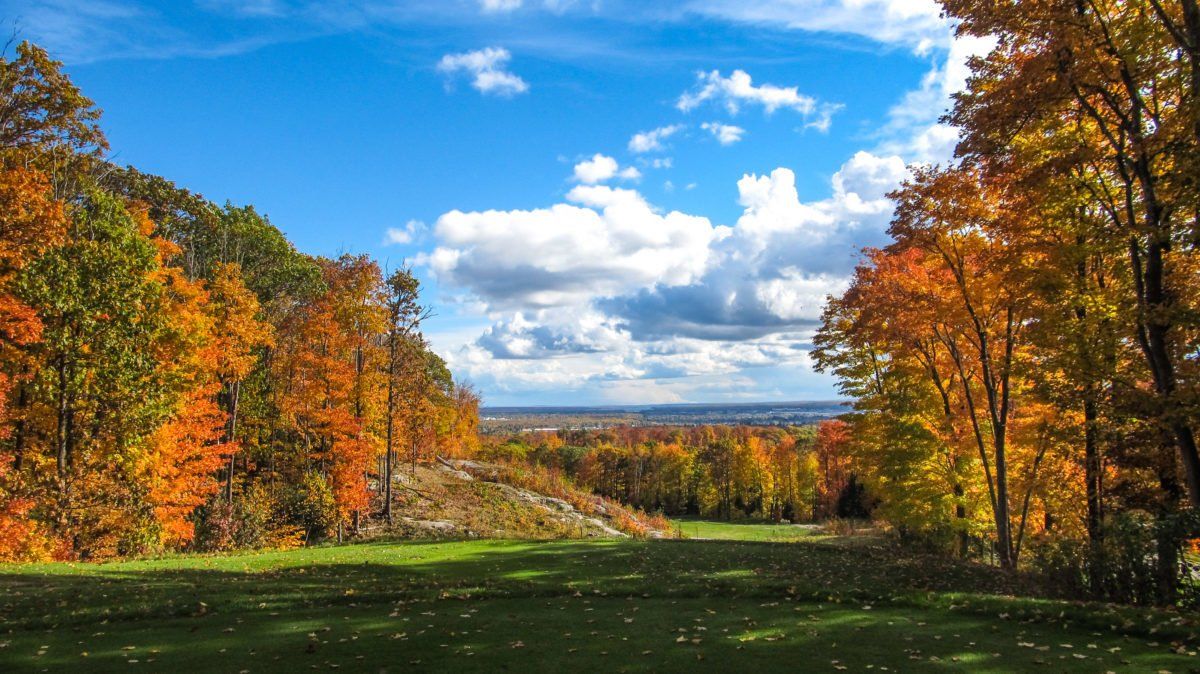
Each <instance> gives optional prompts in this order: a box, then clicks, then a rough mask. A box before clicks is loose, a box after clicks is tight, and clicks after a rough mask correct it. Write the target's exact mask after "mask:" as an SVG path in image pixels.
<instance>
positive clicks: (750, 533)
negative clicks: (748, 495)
mask: <svg viewBox="0 0 1200 674" xmlns="http://www.w3.org/2000/svg"><path fill="white" fill-rule="evenodd" d="M671 524H672V525H673V527H674V529H673V531H678V532H682V533H683V535H684V536H685V537H687V538H697V539H704V540H722V541H771V542H776V543H787V542H794V541H800V540H803V539H811V538H813V537H814V536H819V535H820V534H821V532H820V530H819V529H818V528H817V527H813V526H806V525H798V524H774V523H764V522H714V521H710V520H697V519H683V518H681V519H675V520H671Z"/></svg>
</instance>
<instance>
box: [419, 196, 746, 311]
mask: <svg viewBox="0 0 1200 674" xmlns="http://www.w3.org/2000/svg"><path fill="white" fill-rule="evenodd" d="M567 201H568V203H562V204H556V205H554V206H551V207H549V208H542V209H534V210H516V211H483V212H469V213H464V212H462V211H451V212H449V213H446V214H445V215H443V216H441V217H440V218H438V221H437V223H436V225H435V227H434V233H435V235H436V237H437V239H438V242H439V245H438V246H437V247H436V248H435V249H434V250H433V251H432V252H431V253H428V254H426V255H424V256H422V258H421V260H420V261H421V262H422V263H424V264H426V265H427V266H428V267H429V268H430V269H431V270H432V271H433V273H434V274H435V275H436V276H437V278H438V280H439V282H445V283H447V284H449V285H453V286H458V287H462V288H466V289H468V290H470V291H471V292H472V293H473V294H474V295H475V296H476V297H477V298H478V299H479V300H481V301H482V302H484V303H485V304H486V305H487V306H488V307H489V309H492V310H503V309H513V310H529V309H534V310H536V309H541V308H546V307H562V306H580V305H585V304H587V303H588V302H590V300H591V299H592V298H593V297H596V296H605V295H620V294H624V293H626V292H629V291H631V290H634V289H636V288H640V287H645V286H652V285H656V284H662V285H667V286H670V285H679V284H686V283H690V282H691V281H693V280H694V279H696V278H698V277H699V275H700V274H702V273H703V272H704V271H705V269H706V268H707V266H708V260H709V245H710V244H711V243H712V242H713V241H714V240H716V239H719V238H721V237H722V236H725V235H727V233H728V228H722V227H714V226H713V225H712V223H710V222H709V220H708V219H707V218H704V217H698V216H693V215H687V214H684V213H680V212H677V211H672V212H669V213H665V214H664V213H661V212H659V211H658V210H656V209H655V208H653V207H652V206H651V205H650V204H649V203H648V202H646V200H645V199H644V198H643V197H642V196H641V195H640V194H638V193H637V192H636V191H633V190H627V189H619V188H613V187H608V186H605V185H579V186H577V187H575V188H574V189H572V190H571V191H570V192H569V193H568V194H567Z"/></svg>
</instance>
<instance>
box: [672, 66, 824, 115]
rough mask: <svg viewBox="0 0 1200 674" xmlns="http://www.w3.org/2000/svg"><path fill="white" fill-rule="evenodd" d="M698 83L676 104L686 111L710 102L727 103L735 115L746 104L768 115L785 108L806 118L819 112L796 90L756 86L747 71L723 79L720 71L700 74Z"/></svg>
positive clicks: (809, 100)
mask: <svg viewBox="0 0 1200 674" xmlns="http://www.w3.org/2000/svg"><path fill="white" fill-rule="evenodd" d="M696 80H697V82H696V87H695V88H694V89H693V90H692V91H687V92H684V93H683V95H681V96H680V97H679V100H678V101H677V102H676V103H675V107H677V108H679V109H680V110H682V111H683V112H690V111H692V110H695V109H696V108H698V107H700V105H702V104H703V103H705V102H708V101H712V102H715V103H724V104H725V108H726V109H727V110H729V112H730V114H736V113H737V112H738V110H739V109H741V107H742V106H743V105H747V104H754V105H761V106H762V107H763V109H764V110H766V112H767V114H771V113H774V112H775V111H776V110H779V109H780V108H786V109H789V110H793V111H795V112H798V113H800V114H801V115H804V116H805V117H807V116H809V115H811V114H813V113H814V112H816V110H817V99H815V98H813V97H812V96H808V95H805V94H801V93H800V91H799V89H797V88H796V87H779V86H775V85H773V84H763V85H759V86H755V85H754V82H753V80H752V79H751V77H750V74H749V73H747V72H746V71H744V70H735V71H733V72H732V73H730V74H729V77H722V76H721V72H720V71H719V70H713V71H710V72H701V73H698V74H697V75H696Z"/></svg>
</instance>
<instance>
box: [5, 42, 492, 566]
mask: <svg viewBox="0 0 1200 674" xmlns="http://www.w3.org/2000/svg"><path fill="white" fill-rule="evenodd" d="M99 117H100V113H99V111H98V110H97V109H96V108H95V107H94V105H93V104H92V102H91V101H90V100H88V99H87V98H86V97H85V96H83V94H82V93H81V92H80V91H79V90H78V89H77V88H76V87H75V86H74V85H73V84H72V83H71V82H70V80H69V79H68V78H67V77H66V75H64V74H63V72H62V70H61V64H59V63H57V62H55V61H53V60H52V59H51V58H50V57H49V56H48V55H47V54H46V52H44V51H43V50H41V49H40V48H38V47H36V46H34V45H31V44H28V43H26V44H22V45H20V46H19V47H17V49H16V52H15V54H11V55H7V56H6V57H5V58H0V560H28V559H44V558H55V559H86V558H96V557H104V556H110V555H123V554H135V553H143V552H147V551H156V550H163V549H222V548H230V547H240V546H259V545H281V544H295V543H298V542H302V541H312V540H315V539H320V538H322V537H325V536H330V535H335V534H336V535H338V536H341V535H342V534H343V533H344V532H345V531H347V530H352V529H354V528H356V527H357V526H358V525H359V523H360V522H361V520H362V519H363V518H364V517H367V516H371V515H376V514H379V511H382V514H383V515H385V516H390V509H389V504H390V500H388V499H387V496H389V493H388V487H389V486H390V484H391V480H390V479H388V476H390V474H391V472H392V471H393V470H395V469H396V466H397V465H398V462H399V461H401V460H403V461H408V462H415V461H417V460H421V459H422V458H424V455H425V454H427V453H429V452H432V451H435V450H436V451H445V452H454V451H456V450H457V448H458V447H460V446H461V445H462V444H464V443H471V442H473V441H474V437H475V426H476V423H477V406H478V400H477V398H476V396H475V394H474V393H473V392H472V391H471V390H470V389H469V388H466V387H462V386H456V385H455V383H454V381H453V380H452V378H451V375H450V372H449V371H447V369H446V366H445V364H444V363H443V362H442V361H441V359H439V358H438V357H437V356H436V355H434V354H433V353H432V352H431V351H430V350H429V349H428V348H427V347H426V344H425V342H424V339H423V338H422V335H421V331H420V326H421V321H422V320H423V319H424V318H425V317H426V314H427V312H426V310H425V309H424V308H423V307H422V305H421V304H420V301H419V297H418V293H419V284H418V282H417V280H416V279H415V278H414V277H413V276H412V274H411V273H410V272H409V271H408V270H407V269H400V270H398V271H395V272H394V273H392V274H390V275H385V273H384V271H383V270H382V269H381V268H380V267H379V265H378V264H376V263H375V262H373V261H372V260H370V259H369V258H367V257H365V256H354V255H344V256H342V257H339V258H337V259H325V258H313V257H310V256H308V255H304V254H302V253H300V252H298V251H296V250H295V248H294V247H293V246H292V245H291V244H290V243H289V242H288V241H287V239H286V238H285V237H284V236H283V234H282V233H281V232H280V231H279V230H278V229H276V228H275V227H274V226H272V225H271V224H270V223H269V222H268V221H267V219H266V218H265V217H263V216H262V215H260V214H259V213H257V212H256V211H255V210H254V209H253V208H252V207H235V206H231V205H225V206H218V205H216V204H213V203H211V202H209V201H206V200H205V199H203V198H201V197H200V196H198V195H195V194H192V193H189V192H187V191H185V190H182V189H179V188H176V187H175V186H174V185H173V184H172V183H170V182H168V181H167V180H164V179H162V178H158V177H155V176H151V175H146V174H143V173H140V172H138V171H137V170H135V169H133V168H118V167H115V166H113V165H111V164H109V163H107V162H106V161H105V153H106V151H107V143H106V141H105V138H104V135H103V134H102V132H101V130H100V128H99V126H98V121H99ZM380 492H382V493H380Z"/></svg>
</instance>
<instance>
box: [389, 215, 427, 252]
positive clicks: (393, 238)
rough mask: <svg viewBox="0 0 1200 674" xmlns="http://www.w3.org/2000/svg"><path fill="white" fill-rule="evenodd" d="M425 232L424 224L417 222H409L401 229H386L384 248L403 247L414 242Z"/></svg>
mask: <svg viewBox="0 0 1200 674" xmlns="http://www.w3.org/2000/svg"><path fill="white" fill-rule="evenodd" d="M423 231H425V223H423V222H421V221H419V220H409V221H408V222H406V223H405V224H404V226H403V227H388V229H387V232H386V233H385V234H384V237H383V243H384V245H385V246H394V245H403V244H409V243H412V242H413V241H416V240H417V238H418V237H420V235H421V233H422V232H423Z"/></svg>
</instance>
